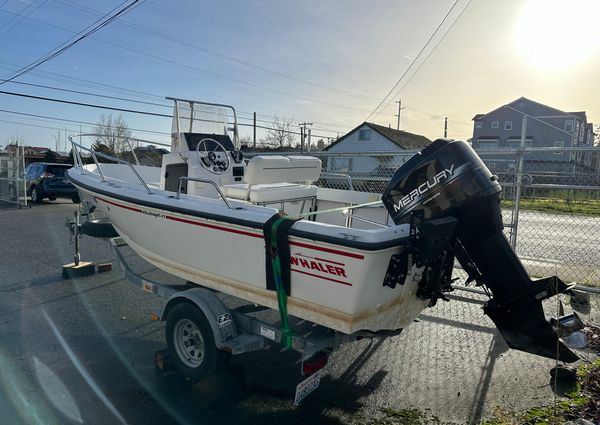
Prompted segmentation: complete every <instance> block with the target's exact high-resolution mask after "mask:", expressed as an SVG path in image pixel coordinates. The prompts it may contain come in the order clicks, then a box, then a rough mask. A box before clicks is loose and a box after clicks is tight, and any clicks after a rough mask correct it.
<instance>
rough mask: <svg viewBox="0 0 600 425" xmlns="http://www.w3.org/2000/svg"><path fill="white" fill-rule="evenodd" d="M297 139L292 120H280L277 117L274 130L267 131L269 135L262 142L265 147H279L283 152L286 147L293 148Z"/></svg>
mask: <svg viewBox="0 0 600 425" xmlns="http://www.w3.org/2000/svg"><path fill="white" fill-rule="evenodd" d="M295 139H296V136H295V134H294V133H293V130H292V120H286V119H285V118H283V117H282V118H279V117H278V116H277V115H275V118H273V125H272V128H269V129H267V135H266V136H265V137H264V138H263V139H262V140H261V142H262V143H263V144H265V145H268V146H271V147H278V148H279V149H280V150H283V147H284V146H292V143H294V141H295Z"/></svg>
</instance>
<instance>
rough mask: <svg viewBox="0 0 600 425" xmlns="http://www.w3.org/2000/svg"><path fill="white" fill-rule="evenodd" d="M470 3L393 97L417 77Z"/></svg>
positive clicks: (469, 2) (467, 5)
mask: <svg viewBox="0 0 600 425" xmlns="http://www.w3.org/2000/svg"><path fill="white" fill-rule="evenodd" d="M457 1H458V0H457ZM471 1H472V0H469V1H468V2H467V4H466V5H465V7H464V8H463V9H462V10H461V11H460V13H459V14H458V15H457V16H456V18H455V19H454V21H453V22H452V23H451V24H450V26H449V27H448V28H447V29H446V31H444V33H443V34H442V36H441V37H440V38H439V40H438V41H437V43H436V44H435V46H433V49H431V50H430V51H429V53H428V54H427V56H426V57H425V59H423V61H422V62H421V63H420V64H419V66H418V67H417V69H416V70H415V72H414V73H413V74H412V75H411V76H410V77H409V78H408V80H407V81H406V82H405V83H404V84H403V85H402V87H400V88H399V89H398V91H396V94H395V95H394V97H396V96H398V95H399V94H400V92H402V90H403V89H404V87H406V86H407V85H408V83H410V81H411V80H412V79H413V77H414V76H415V75H417V73H418V72H419V70H420V69H421V68H422V67H423V65H425V63H426V62H427V60H428V59H429V57H430V56H431V55H432V54H433V52H434V51H435V50H436V49H437V47H438V46H439V45H440V43H441V42H442V41H443V40H444V38H445V37H446V35H447V34H448V33H449V32H450V30H452V28H453V27H454V25H455V24H456V23H457V22H458V20H459V19H460V17H461V16H462V15H463V13H464V12H465V10H467V7H469V5H470V4H471ZM399 82H400V80H398V83H399ZM390 103H391V101H388V102H387V103H386V105H385V106H384V109H385V108H387V107H388V105H389V104H390Z"/></svg>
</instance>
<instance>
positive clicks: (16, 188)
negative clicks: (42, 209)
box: [0, 147, 27, 208]
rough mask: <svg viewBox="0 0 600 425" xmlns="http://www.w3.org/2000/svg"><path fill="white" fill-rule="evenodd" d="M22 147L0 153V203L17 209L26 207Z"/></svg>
mask: <svg viewBox="0 0 600 425" xmlns="http://www.w3.org/2000/svg"><path fill="white" fill-rule="evenodd" d="M24 169H25V162H24V155H23V147H17V148H16V149H15V150H14V151H11V152H5V153H0V201H2V202H4V203H8V204H13V205H15V206H17V207H19V208H21V207H22V206H27V195H26V188H25V178H24Z"/></svg>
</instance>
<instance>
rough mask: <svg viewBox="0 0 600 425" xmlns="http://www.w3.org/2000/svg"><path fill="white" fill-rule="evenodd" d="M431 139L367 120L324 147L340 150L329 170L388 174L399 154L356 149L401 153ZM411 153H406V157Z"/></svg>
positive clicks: (329, 159)
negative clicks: (369, 153)
mask: <svg viewBox="0 0 600 425" xmlns="http://www.w3.org/2000/svg"><path fill="white" fill-rule="evenodd" d="M430 143H431V140H429V139H428V138H427V137H425V136H421V135H419V134H413V133H409V132H407V131H401V130H394V129H393V128H389V127H384V126H382V125H378V124H373V123H370V122H364V123H362V124H360V125H359V126H358V127H356V128H354V129H353V130H351V131H349V132H348V133H347V134H345V135H344V136H342V137H340V138H339V139H338V140H336V141H335V142H334V143H332V144H331V145H329V146H327V147H326V148H325V149H323V151H326V152H335V153H339V156H338V155H336V156H335V157H329V158H328V159H327V165H326V170H327V171H328V172H335V173H351V174H353V175H355V176H358V175H368V174H370V173H376V174H380V175H386V174H390V173H391V172H393V171H394V170H395V169H396V168H398V166H399V165H400V164H399V163H398V158H394V157H392V156H390V155H388V156H385V155H377V156H357V155H356V154H357V153H364V152H377V153H382V154H386V153H387V154H389V153H394V154H398V153H402V152H407V151H414V150H420V149H423V148H424V147H425V146H427V145H429V144H430ZM408 158H409V156H407V159H408Z"/></svg>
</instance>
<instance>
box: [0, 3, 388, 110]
mask: <svg viewBox="0 0 600 425" xmlns="http://www.w3.org/2000/svg"><path fill="white" fill-rule="evenodd" d="M8 13H11V12H8ZM27 19H28V20H30V21H32V22H37V23H40V24H42V25H46V26H49V27H53V28H57V29H60V30H62V31H66V32H70V33H74V32H73V31H71V30H69V29H66V28H64V27H61V26H58V25H55V24H51V23H48V22H45V21H42V20H39V19H34V18H30V17H29V18H27ZM90 39H92V40H94V41H96V42H99V43H102V44H105V45H108V46H111V47H116V48H118V49H121V50H125V51H128V52H131V53H135V54H137V55H141V56H146V57H149V58H152V59H154V60H157V61H160V62H165V63H169V64H171V65H177V66H179V67H182V68H187V69H191V70H194V71H197V72H201V73H203V74H207V75H211V76H213V77H216V78H221V79H224V80H227V81H233V82H235V83H238V84H242V85H247V86H249V87H254V88H257V89H260V90H265V91H270V92H273V93H276V94H280V95H283V96H288V97H293V98H297V99H302V100H306V101H308V102H313V103H319V104H322V105H326V106H332V107H335V108H341V109H347V110H354V111H357V112H368V110H366V109H362V108H355V107H352V106H347V105H341V104H337V103H332V102H327V101H323V100H319V99H315V98H311V97H308V96H303V95H298V94H293V93H288V92H286V91H283V90H278V89H274V88H271V87H267V86H263V85H260V84H256V83H252V82H249V81H246V80H242V79H239V78H234V77H228V76H226V75H223V74H219V73H216V72H213V71H210V70H207V69H204V68H200V67H197V66H193V65H189V64H185V63H182V62H178V61H175V60H173V59H167V58H163V57H161V56H157V55H153V54H151V53H147V52H143V51H141V50H137V49H133V48H131V47H126V46H122V45H120V44H117V43H112V42H109V41H105V40H102V39H99V38H97V37H90ZM1 84H3V83H0V85H1ZM384 115H390V116H393V114H384Z"/></svg>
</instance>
